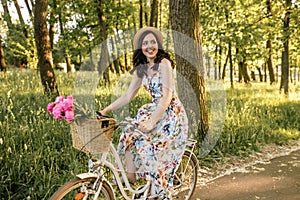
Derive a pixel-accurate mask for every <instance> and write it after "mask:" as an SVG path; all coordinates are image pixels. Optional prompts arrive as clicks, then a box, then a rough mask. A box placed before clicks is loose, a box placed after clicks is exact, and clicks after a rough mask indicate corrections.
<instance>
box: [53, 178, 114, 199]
mask: <svg viewBox="0 0 300 200" xmlns="http://www.w3.org/2000/svg"><path fill="white" fill-rule="evenodd" d="M95 181H96V178H95V177H88V178H84V179H80V178H78V177H77V178H75V179H73V180H71V181H69V182H67V183H65V184H64V185H63V186H61V187H60V188H59V189H58V190H57V191H56V192H55V193H54V194H53V195H52V196H51V198H50V200H67V199H68V200H69V199H78V200H79V199H82V198H83V197H84V196H85V193H84V192H82V191H81V188H82V187H84V189H86V190H85V191H88V195H92V196H90V197H88V198H87V199H93V194H94V193H95V191H93V190H92V188H91V187H92V186H93V184H94V182H95ZM98 200H114V195H113V191H112V190H111V188H110V187H109V185H108V184H107V183H106V182H105V181H104V182H102V187H101V192H100V196H99V197H98Z"/></svg>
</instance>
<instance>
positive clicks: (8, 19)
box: [1, 0, 12, 31]
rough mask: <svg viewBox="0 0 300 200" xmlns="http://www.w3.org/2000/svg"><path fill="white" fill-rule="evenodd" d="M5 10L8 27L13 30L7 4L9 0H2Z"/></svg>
mask: <svg viewBox="0 0 300 200" xmlns="http://www.w3.org/2000/svg"><path fill="white" fill-rule="evenodd" d="M1 3H2V7H3V11H4V20H5V21H6V23H7V26H8V29H9V30H10V31H11V30H12V21H11V16H10V14H9V10H8V6H7V0H1Z"/></svg>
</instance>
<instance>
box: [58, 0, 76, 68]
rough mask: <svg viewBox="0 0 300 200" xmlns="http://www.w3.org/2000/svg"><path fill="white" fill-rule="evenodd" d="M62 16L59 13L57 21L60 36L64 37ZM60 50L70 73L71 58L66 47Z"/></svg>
mask: <svg viewBox="0 0 300 200" xmlns="http://www.w3.org/2000/svg"><path fill="white" fill-rule="evenodd" d="M54 4H56V0H54ZM55 7H56V5H55ZM62 14H63V12H59V14H58V21H59V27H60V34H61V35H62V36H63V37H64V35H65V30H64V24H63V21H62ZM62 50H63V52H64V57H65V62H66V65H67V72H71V70H72V66H71V58H70V55H69V50H68V47H67V46H64V47H63V49H62Z"/></svg>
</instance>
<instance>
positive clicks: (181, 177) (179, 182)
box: [172, 151, 199, 200]
mask: <svg viewBox="0 0 300 200" xmlns="http://www.w3.org/2000/svg"><path fill="white" fill-rule="evenodd" d="M198 168H199V167H198V160H197V158H196V156H195V155H194V154H193V153H191V152H190V151H185V152H184V154H183V156H182V160H181V162H180V164H179V166H178V169H177V171H176V173H175V176H174V180H173V188H172V197H173V199H180V200H182V199H184V200H188V199H190V198H191V196H192V195H193V193H194V190H195V187H196V185H197V176H198Z"/></svg>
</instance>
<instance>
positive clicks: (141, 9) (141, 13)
mask: <svg viewBox="0 0 300 200" xmlns="http://www.w3.org/2000/svg"><path fill="white" fill-rule="evenodd" d="M139 5H140V13H139V14H140V28H143V0H140V1H139Z"/></svg>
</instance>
